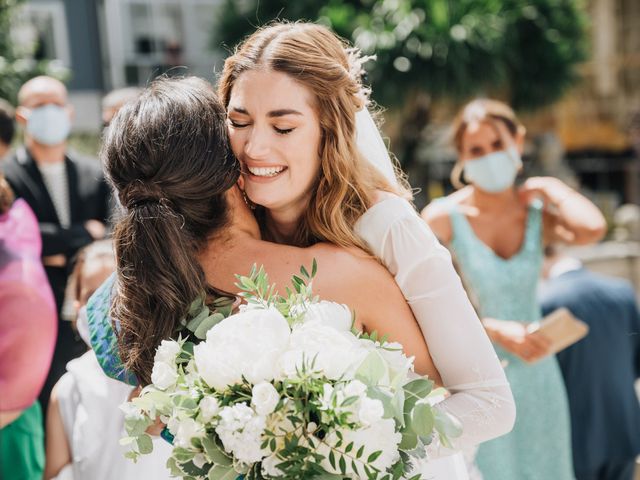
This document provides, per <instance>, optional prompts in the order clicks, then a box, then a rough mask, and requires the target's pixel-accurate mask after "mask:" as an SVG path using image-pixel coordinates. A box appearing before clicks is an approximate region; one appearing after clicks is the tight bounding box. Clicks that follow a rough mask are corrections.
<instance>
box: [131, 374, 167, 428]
mask: <svg viewBox="0 0 640 480" xmlns="http://www.w3.org/2000/svg"><path fill="white" fill-rule="evenodd" d="M141 391H142V387H140V386H137V387H136V388H134V389H133V390H131V393H130V394H129V397H128V398H127V400H128V401H129V402H130V401H131V400H133V399H134V398H136V397H139V396H140V392H141ZM164 427H166V425H165V424H164V423H162V421H161V420H160V417H156V421H155V422H154V423H153V425H150V426H149V427H147V429H146V430H145V432H146V433H148V434H149V435H153V436H156V437H159V436H160V434H161V433H162V430H164Z"/></svg>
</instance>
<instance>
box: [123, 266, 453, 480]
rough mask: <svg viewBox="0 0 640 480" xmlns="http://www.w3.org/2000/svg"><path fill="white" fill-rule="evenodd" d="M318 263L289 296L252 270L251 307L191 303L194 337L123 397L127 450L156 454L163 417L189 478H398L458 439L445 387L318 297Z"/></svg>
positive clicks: (246, 288) (172, 345)
mask: <svg viewBox="0 0 640 480" xmlns="http://www.w3.org/2000/svg"><path fill="white" fill-rule="evenodd" d="M315 270H316V265H315V262H314V265H313V268H312V273H311V274H309V273H308V272H307V270H306V269H304V268H302V269H301V275H300V276H294V277H293V280H292V287H293V288H292V289H287V292H286V293H287V295H286V296H280V295H276V294H274V288H273V287H272V286H269V284H268V280H267V276H266V274H265V273H264V271H263V270H262V269H260V270H257V269H256V268H254V269H253V270H252V272H251V274H250V275H249V276H247V277H238V278H239V287H240V288H241V289H242V293H241V295H242V296H243V297H244V298H245V300H246V302H247V304H246V305H245V306H243V307H242V308H241V310H240V312H239V313H237V314H234V315H230V316H227V317H226V318H224V314H222V313H220V312H216V313H213V314H212V313H211V312H210V311H209V309H208V308H207V307H206V306H204V303H203V301H202V300H199V301H197V302H194V304H193V305H192V308H191V311H190V315H189V318H187V319H185V320H184V321H183V324H184V325H185V326H186V327H187V330H188V331H189V332H190V335H189V337H188V338H189V339H185V338H182V337H180V338H179V339H178V340H176V341H174V340H165V341H163V342H162V344H161V345H160V346H159V347H158V349H157V352H156V356H155V362H154V366H153V372H152V381H153V383H152V384H151V385H148V386H147V387H145V388H144V389H142V391H141V393H140V396H139V397H137V398H134V399H133V400H132V401H131V402H128V403H126V404H125V405H123V409H124V410H125V413H126V420H125V426H126V430H127V433H128V436H127V437H125V438H123V439H122V441H121V443H123V444H129V445H130V446H131V450H130V451H128V452H127V456H128V457H130V458H133V459H134V460H135V459H136V458H137V457H138V455H140V454H145V453H150V452H151V450H152V442H151V438H150V437H149V435H147V434H146V433H145V430H146V429H147V427H149V426H150V425H151V424H153V423H154V422H155V420H156V418H157V417H159V418H160V419H161V420H162V422H163V423H165V424H166V425H167V429H168V431H169V432H170V437H171V438H172V441H173V452H172V455H171V457H170V458H169V460H168V463H167V466H168V468H169V469H170V470H171V472H172V475H174V476H178V477H183V478H185V479H209V480H213V479H225V480H226V479H229V480H235V479H236V478H237V477H238V476H240V475H243V476H244V478H245V479H248V480H249V479H260V478H266V479H269V478H290V479H303V478H304V479H307V478H322V479H331V478H333V479H341V478H368V479H388V480H392V479H393V480H395V479H401V478H408V476H410V475H409V473H408V472H409V471H410V469H411V460H412V458H413V457H422V456H424V451H425V448H424V447H425V445H427V444H429V443H430V442H431V441H432V440H433V439H434V438H435V437H436V436H437V437H439V440H440V442H441V443H442V444H444V445H449V444H450V440H449V439H450V437H455V436H457V435H459V434H460V428H459V423H458V422H457V421H456V419H454V418H452V417H450V416H448V414H446V413H445V412H443V411H442V410H438V409H436V408H434V407H433V406H432V403H433V401H434V399H435V398H437V397H441V396H442V393H443V392H442V391H441V390H439V389H436V390H433V389H432V387H433V383H432V382H431V381H430V380H428V379H427V378H421V377H418V376H417V375H415V374H414V373H413V359H412V358H407V357H406V356H405V355H404V353H403V352H402V346H401V345H399V344H397V343H389V342H386V341H385V340H384V339H378V338H377V336H376V335H375V334H372V335H366V334H362V333H360V332H356V331H354V330H353V318H352V315H351V312H350V311H349V309H348V308H347V307H346V306H344V305H338V304H335V303H331V302H325V301H319V300H318V299H317V298H314V297H313V296H312V292H311V280H312V278H313V276H314V275H315ZM224 313H229V312H228V311H227V312H224ZM193 337H195V339H194V338H193ZM197 339H201V340H202V341H200V342H199V343H197V344H196V343H195V341H197ZM194 340H195V341H194ZM411 478H412V479H418V478H420V475H415V476H413V477H411Z"/></svg>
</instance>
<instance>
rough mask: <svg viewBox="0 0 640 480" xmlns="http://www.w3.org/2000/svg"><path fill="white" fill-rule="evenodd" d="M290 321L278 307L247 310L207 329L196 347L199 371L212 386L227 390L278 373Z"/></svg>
mask: <svg viewBox="0 0 640 480" xmlns="http://www.w3.org/2000/svg"><path fill="white" fill-rule="evenodd" d="M289 335H290V329H289V324H288V323H287V320H286V319H285V318H284V317H283V316H282V314H281V313H280V312H278V311H277V310H275V309H269V310H246V311H244V312H242V313H238V314H236V315H232V316H230V317H228V318H226V319H224V320H222V321H221V322H220V323H218V324H217V325H215V326H214V327H213V328H212V329H211V330H209V331H208V332H207V339H206V341H205V342H202V343H200V344H198V345H196V346H195V347H194V359H195V363H196V367H197V369H198V373H200V375H201V376H202V378H203V379H204V381H205V382H207V384H208V385H209V386H210V387H213V388H215V389H216V390H224V389H225V388H226V387H227V386H228V385H234V384H236V383H240V382H241V381H242V376H244V377H245V378H246V379H247V380H248V381H249V382H251V383H253V384H257V383H260V382H262V381H270V380H273V379H274V378H276V376H277V375H278V373H279V372H278V370H277V368H276V367H277V364H278V358H279V357H280V355H281V354H282V353H283V352H284V351H285V350H286V348H287V345H288V343H289Z"/></svg>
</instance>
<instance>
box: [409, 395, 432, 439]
mask: <svg viewBox="0 0 640 480" xmlns="http://www.w3.org/2000/svg"><path fill="white" fill-rule="evenodd" d="M434 423H435V419H434V414H433V408H432V407H431V405H429V404H428V403H424V402H418V403H416V405H415V406H414V407H413V410H411V429H412V430H413V432H414V433H416V434H417V435H420V436H423V437H426V436H428V435H430V434H431V432H432V430H433V426H434Z"/></svg>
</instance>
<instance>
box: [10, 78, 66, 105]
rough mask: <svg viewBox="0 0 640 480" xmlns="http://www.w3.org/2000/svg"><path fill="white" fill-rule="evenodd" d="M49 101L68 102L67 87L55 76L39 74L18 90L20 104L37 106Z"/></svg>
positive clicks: (63, 103)
mask: <svg viewBox="0 0 640 480" xmlns="http://www.w3.org/2000/svg"><path fill="white" fill-rule="evenodd" d="M47 103H54V104H56V105H60V106H64V105H66V104H67V87H65V86H64V84H63V83H62V82H61V81H60V80H57V79H55V78H53V77H47V76H44V75H42V76H39V77H35V78H32V79H31V80H29V81H27V82H26V83H25V84H24V85H22V87H21V88H20V91H19V92H18V105H20V106H21V107H27V108H36V107H39V106H41V105H44V104H47Z"/></svg>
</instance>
